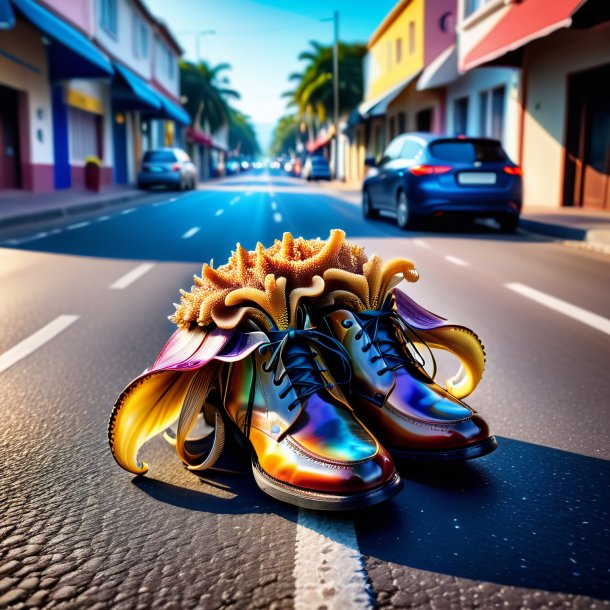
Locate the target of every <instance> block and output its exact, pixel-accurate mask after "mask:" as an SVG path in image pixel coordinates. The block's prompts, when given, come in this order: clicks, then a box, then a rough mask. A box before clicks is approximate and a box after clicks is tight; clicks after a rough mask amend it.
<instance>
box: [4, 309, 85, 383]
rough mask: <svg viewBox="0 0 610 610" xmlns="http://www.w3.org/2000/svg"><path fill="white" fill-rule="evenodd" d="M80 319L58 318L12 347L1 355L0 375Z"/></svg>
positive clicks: (75, 317) (66, 316)
mask: <svg viewBox="0 0 610 610" xmlns="http://www.w3.org/2000/svg"><path fill="white" fill-rule="evenodd" d="M79 317H80V316H71V315H63V316H58V317H57V318H55V320H53V321H52V322H49V323H48V324H47V325H46V326H43V327H42V328H41V329H40V330H37V331H36V332H35V333H34V334H33V335H30V336H29V337H27V338H26V339H24V340H23V341H21V342H20V343H17V345H15V346H14V347H11V349H9V350H8V351H6V352H4V353H3V354H0V373H3V372H4V371H6V370H7V369H8V368H10V367H11V366H13V364H16V363H17V362H19V361H20V360H23V359H24V358H27V357H28V356H29V355H30V354H32V353H33V352H35V351H36V350H37V349H38V348H40V347H42V346H43V345H44V344H45V343H48V342H49V341H50V340H51V339H53V337H56V336H57V335H59V333H61V332H63V331H64V330H66V328H68V327H69V326H71V325H72V324H74V322H76V320H78V319H79Z"/></svg>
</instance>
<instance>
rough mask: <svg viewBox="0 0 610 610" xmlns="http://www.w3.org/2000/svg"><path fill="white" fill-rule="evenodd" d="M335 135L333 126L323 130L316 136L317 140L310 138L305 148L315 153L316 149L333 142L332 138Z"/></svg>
mask: <svg viewBox="0 0 610 610" xmlns="http://www.w3.org/2000/svg"><path fill="white" fill-rule="evenodd" d="M334 136H335V128H334V126H331V127H330V128H329V129H328V131H326V130H322V131H321V132H320V133H319V134H318V135H317V137H316V139H315V140H309V142H306V143H305V150H306V151H307V152H308V153H314V152H316V150H320V148H323V147H324V146H326V145H327V144H329V143H330V142H331V140H332V139H333V138H334Z"/></svg>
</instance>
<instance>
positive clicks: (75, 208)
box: [0, 192, 151, 229]
mask: <svg viewBox="0 0 610 610" xmlns="http://www.w3.org/2000/svg"><path fill="white" fill-rule="evenodd" d="M150 194H151V193H148V192H147V193H130V194H129V195H123V196H121V197H115V198H112V199H105V200H102V201H91V202H90V203H81V204H78V203H77V204H75V205H69V206H63V207H57V208H53V209H50V210H40V211H39V212H32V213H30V214H19V215H16V216H9V217H8V218H0V229H8V228H11V227H18V226H23V225H28V224H34V223H36V222H42V221H45V220H55V219H56V218H62V217H65V216H77V215H78V214H84V213H86V212H93V211H95V210H100V209H103V208H109V207H112V206H115V205H120V204H122V203H127V202H129V201H135V200H138V199H144V198H146V197H148V196H149V195H150Z"/></svg>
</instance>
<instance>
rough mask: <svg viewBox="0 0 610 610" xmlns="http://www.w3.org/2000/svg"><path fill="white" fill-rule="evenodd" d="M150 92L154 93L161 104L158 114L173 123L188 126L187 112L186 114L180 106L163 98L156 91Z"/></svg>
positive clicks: (189, 119) (189, 120)
mask: <svg viewBox="0 0 610 610" xmlns="http://www.w3.org/2000/svg"><path fill="white" fill-rule="evenodd" d="M151 91H154V93H155V95H156V96H157V99H158V100H159V102H160V103H161V110H160V112H161V114H162V116H165V117H167V118H168V119H171V120H172V121H175V122H176V123H181V124H182V125H189V124H190V122H191V117H190V116H189V115H188V112H186V110H185V109H184V108H183V107H182V106H179V105H178V104H176V103H175V102H172V101H171V100H170V99H169V98H167V97H165V95H163V94H162V93H159V92H158V91H155V90H154V89H151Z"/></svg>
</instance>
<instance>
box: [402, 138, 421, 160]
mask: <svg viewBox="0 0 610 610" xmlns="http://www.w3.org/2000/svg"><path fill="white" fill-rule="evenodd" d="M422 150H423V146H422V145H421V144H419V143H418V142H416V141H415V140H405V143H404V144H403V147H402V150H401V151H400V156H401V157H402V158H403V159H416V158H417V157H418V156H419V154H420V153H421V151H422Z"/></svg>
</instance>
